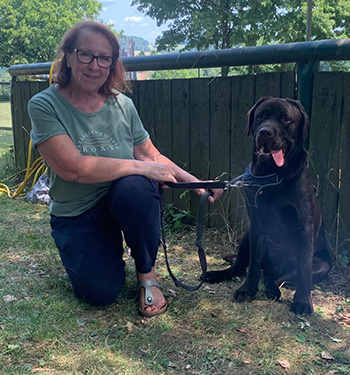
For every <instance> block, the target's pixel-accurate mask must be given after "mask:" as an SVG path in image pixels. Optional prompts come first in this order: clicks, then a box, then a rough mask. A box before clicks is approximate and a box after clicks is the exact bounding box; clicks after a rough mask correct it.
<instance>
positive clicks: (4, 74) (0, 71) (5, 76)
mask: <svg viewBox="0 0 350 375" xmlns="http://www.w3.org/2000/svg"><path fill="white" fill-rule="evenodd" d="M10 81H11V74H10V73H9V72H8V71H7V69H5V68H0V82H10Z"/></svg>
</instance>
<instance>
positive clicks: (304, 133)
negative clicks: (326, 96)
mask: <svg viewBox="0 0 350 375" xmlns="http://www.w3.org/2000/svg"><path fill="white" fill-rule="evenodd" d="M286 100H287V101H288V102H289V103H291V104H292V105H293V106H294V107H297V108H298V110H299V112H300V114H301V120H300V122H301V123H300V133H299V134H300V136H301V137H302V139H303V141H304V142H305V141H307V139H308V138H309V125H310V121H309V116H308V115H307V113H306V112H305V109H304V107H303V105H302V104H301V103H300V102H299V100H293V99H286Z"/></svg>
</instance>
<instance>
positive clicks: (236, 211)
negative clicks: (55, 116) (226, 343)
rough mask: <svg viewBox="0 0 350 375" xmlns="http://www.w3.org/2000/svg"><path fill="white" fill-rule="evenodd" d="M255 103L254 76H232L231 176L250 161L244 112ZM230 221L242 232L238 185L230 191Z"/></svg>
mask: <svg viewBox="0 0 350 375" xmlns="http://www.w3.org/2000/svg"><path fill="white" fill-rule="evenodd" d="M254 102H255V76H253V75H247V76H236V77H232V82H231V109H232V111H231V160H230V174H231V178H234V177H237V176H239V175H241V174H243V173H244V171H245V169H246V167H247V165H248V164H249V163H250V161H251V156H252V141H251V138H250V136H249V137H248V136H246V126H247V113H248V111H249V109H250V108H251V107H252V106H253V105H254ZM230 197H231V210H230V215H231V217H230V223H231V226H232V227H233V228H236V229H237V230H238V229H240V231H244V230H245V229H246V228H247V225H248V217H247V213H246V208H245V203H244V194H243V190H242V189H241V188H237V189H234V190H232V191H231V192H230Z"/></svg>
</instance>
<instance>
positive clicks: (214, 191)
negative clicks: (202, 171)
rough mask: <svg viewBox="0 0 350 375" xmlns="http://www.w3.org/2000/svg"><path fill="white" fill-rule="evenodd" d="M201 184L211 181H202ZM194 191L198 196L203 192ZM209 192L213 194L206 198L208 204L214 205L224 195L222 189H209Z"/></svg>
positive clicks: (202, 190) (201, 190) (199, 190)
mask: <svg viewBox="0 0 350 375" xmlns="http://www.w3.org/2000/svg"><path fill="white" fill-rule="evenodd" d="M196 182H201V181H196ZM202 182H211V181H202ZM194 191H195V192H196V194H198V195H199V196H201V195H202V194H203V193H204V192H205V190H204V189H194ZM209 191H210V192H211V193H212V194H213V195H211V196H209V197H208V201H209V202H210V203H214V202H215V201H216V200H217V199H219V198H220V197H221V196H222V194H223V193H224V189H209Z"/></svg>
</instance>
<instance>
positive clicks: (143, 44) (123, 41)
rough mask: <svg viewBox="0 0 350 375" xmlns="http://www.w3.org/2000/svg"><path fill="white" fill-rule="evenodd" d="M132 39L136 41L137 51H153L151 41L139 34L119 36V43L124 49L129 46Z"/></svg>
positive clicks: (135, 48)
mask: <svg viewBox="0 0 350 375" xmlns="http://www.w3.org/2000/svg"><path fill="white" fill-rule="evenodd" d="M130 39H132V40H133V41H134V50H135V51H143V52H151V48H150V43H149V42H148V41H147V40H146V39H143V38H141V37H138V36H127V35H125V36H123V37H120V38H119V44H120V48H121V49H122V50H124V49H127V48H128V41H129V40H130Z"/></svg>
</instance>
